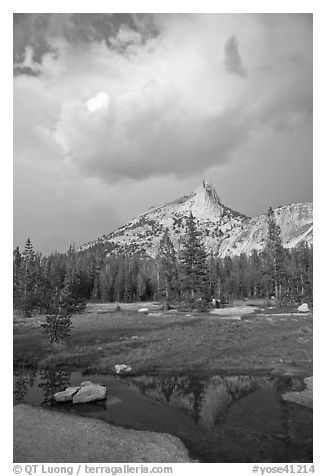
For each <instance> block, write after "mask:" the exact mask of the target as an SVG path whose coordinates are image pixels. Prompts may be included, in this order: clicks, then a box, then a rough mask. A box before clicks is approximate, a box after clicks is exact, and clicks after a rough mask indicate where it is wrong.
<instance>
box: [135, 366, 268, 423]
mask: <svg viewBox="0 0 326 476" xmlns="http://www.w3.org/2000/svg"><path fill="white" fill-rule="evenodd" d="M126 380H127V382H128V384H129V385H131V386H132V387H133V388H135V389H136V390H137V391H139V392H140V393H142V394H144V395H146V396H147V397H149V398H152V399H153V400H156V401H160V402H163V403H168V404H169V405H171V406H173V407H175V408H178V409H182V410H185V411H189V412H191V414H192V417H193V419H194V420H195V421H196V423H197V422H198V423H200V424H202V425H203V426H205V427H207V428H213V427H214V426H215V425H216V424H217V423H218V422H221V421H223V420H224V418H225V416H226V415H227V411H228V408H229V406H230V405H231V404H232V403H233V402H234V401H236V400H239V399H240V398H242V397H243V396H245V395H247V394H249V393H251V392H254V391H255V390H257V388H259V387H261V386H270V385H273V383H272V382H271V381H270V379H269V378H267V377H254V376H247V375H240V376H226V377H222V376H214V377H210V378H206V379H202V378H200V377H192V376H191V377H187V376H182V377H176V376H168V377H158V376H155V377H149V376H141V377H132V378H128V379H126Z"/></svg>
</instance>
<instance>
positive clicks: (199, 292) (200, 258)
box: [179, 213, 210, 306]
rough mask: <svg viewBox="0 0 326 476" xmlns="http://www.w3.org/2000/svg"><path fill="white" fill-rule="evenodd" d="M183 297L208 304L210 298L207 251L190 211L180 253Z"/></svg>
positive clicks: (193, 303) (192, 301)
mask: <svg viewBox="0 0 326 476" xmlns="http://www.w3.org/2000/svg"><path fill="white" fill-rule="evenodd" d="M179 259H180V274H181V285H182V292H183V297H184V298H186V299H190V301H191V303H192V305H193V306H194V305H195V301H197V302H198V304H199V303H200V302H202V303H203V305H204V306H205V305H207V302H208V301H209V300H210V292H209V276H208V267H207V253H206V250H205V247H204V244H203V243H202V241H201V237H200V234H199V232H198V230H197V227H196V224H195V220H194V217H193V215H192V213H190V215H189V217H188V219H187V223H186V234H185V240H184V243H183V249H182V250H181V252H180V255H179Z"/></svg>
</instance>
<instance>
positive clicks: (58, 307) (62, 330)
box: [41, 278, 75, 342]
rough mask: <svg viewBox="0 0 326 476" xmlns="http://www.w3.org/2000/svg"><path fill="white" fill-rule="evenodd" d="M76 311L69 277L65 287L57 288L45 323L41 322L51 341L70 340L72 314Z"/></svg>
mask: <svg viewBox="0 0 326 476" xmlns="http://www.w3.org/2000/svg"><path fill="white" fill-rule="evenodd" d="M74 311H75V303H74V301H73V299H72V293H71V286H70V283H69V278H67V280H66V281H65V286H64V288H63V289H58V288H56V290H55V293H54V295H53V297H52V301H51V304H50V308H49V312H48V314H47V315H46V322H45V324H41V327H43V328H44V330H45V332H46V334H48V337H49V341H50V342H57V341H59V340H68V339H69V337H70V332H71V324H72V323H71V315H72V314H73V312H74Z"/></svg>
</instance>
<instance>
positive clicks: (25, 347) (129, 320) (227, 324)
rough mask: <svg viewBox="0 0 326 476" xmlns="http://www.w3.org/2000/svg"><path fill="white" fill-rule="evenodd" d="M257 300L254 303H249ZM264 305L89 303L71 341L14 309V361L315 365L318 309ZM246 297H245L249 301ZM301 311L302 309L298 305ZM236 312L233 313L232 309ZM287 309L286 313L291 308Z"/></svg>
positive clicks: (216, 367)
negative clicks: (247, 310)
mask: <svg viewBox="0 0 326 476" xmlns="http://www.w3.org/2000/svg"><path fill="white" fill-rule="evenodd" d="M247 304H249V305H252V304H253V303H247ZM258 304H259V305H260V307H259V308H258V309H256V310H255V311H254V313H252V314H246V315H245V316H243V318H242V319H241V320H234V319H232V317H235V318H236V317H239V316H240V315H241V312H238V313H237V312H236V311H235V312H234V314H233V315H232V313H231V315H229V318H225V317H224V318H222V317H221V316H213V315H210V314H206V313H198V314H196V313H193V312H188V313H187V312H184V313H181V312H167V311H165V312H163V311H160V310H159V306H156V305H154V304H150V305H149V307H150V312H151V314H149V315H144V314H140V313H137V310H138V308H139V307H144V306H146V307H148V304H147V303H146V304H144V303H142V304H141V305H138V304H135V305H122V308H121V310H120V311H117V312H113V311H114V306H113V305H110V304H89V305H88V306H87V308H86V310H85V312H84V313H83V314H80V315H75V316H73V318H72V321H73V329H72V335H71V342H70V344H49V343H48V341H47V338H46V335H45V333H44V330H43V329H42V328H40V324H41V323H42V322H43V318H42V317H41V316H39V317H34V318H31V319H22V318H19V317H17V316H16V317H14V365H15V366H19V365H25V366H41V367H48V366H51V365H55V366H61V367H63V368H71V369H78V370H81V371H86V372H96V373H104V374H106V373H112V372H113V371H114V365H115V364H121V363H124V364H128V365H130V366H131V367H132V369H133V372H134V373H135V374H141V373H148V374H173V373H177V374H201V375H212V374H218V373H233V372H234V373H260V372H264V373H265V372H269V371H272V372H276V373H299V374H302V375H311V373H312V327H313V326H312V322H313V320H312V315H311V314H302V315H296V313H293V314H291V313H290V311H291V310H289V309H287V308H286V309H284V310H283V312H281V313H280V311H277V312H275V309H274V310H273V309H267V308H263V307H261V303H258ZM243 305H244V303H243V302H242V306H243ZM292 311H294V309H293V310H292ZM229 314H230V313H229ZM285 314H286V315H285Z"/></svg>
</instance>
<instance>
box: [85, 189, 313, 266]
mask: <svg viewBox="0 0 326 476" xmlns="http://www.w3.org/2000/svg"><path fill="white" fill-rule="evenodd" d="M190 212H192V214H193V216H194V218H195V220H196V222H197V226H198V228H199V230H200V232H201V234H202V237H203V239H204V241H205V244H206V247H207V249H208V250H212V251H213V252H214V253H218V254H219V255H220V256H221V257H225V256H235V255H240V254H241V253H242V252H243V253H246V254H250V253H251V252H252V251H253V249H257V250H261V249H263V247H264V246H265V241H266V237H267V216H266V215H260V216H258V217H255V218H249V217H247V216H246V215H244V214H242V213H239V212H236V211H234V210H231V209H230V208H228V207H226V206H225V205H223V204H222V203H221V201H220V198H219V197H218V195H217V193H216V191H215V189H214V187H213V186H212V185H211V184H210V183H209V182H206V181H203V183H202V184H201V185H200V186H199V187H198V188H197V189H196V190H195V191H194V192H193V193H192V194H190V195H186V196H183V197H181V198H179V199H177V200H174V201H172V202H169V203H167V204H165V205H162V206H158V207H152V208H151V209H149V210H148V211H147V212H145V213H143V214H141V215H139V216H138V217H136V218H134V219H132V220H130V221H129V222H128V223H126V224H125V225H124V226H122V227H120V228H118V229H117V230H116V231H114V232H112V233H110V234H109V235H106V236H104V237H103V238H102V239H100V240H97V242H93V243H88V244H86V245H83V246H82V247H80V250H82V249H86V248H88V247H90V246H92V245H94V244H96V243H98V242H100V241H102V242H104V243H105V244H106V245H107V246H108V250H109V253H112V252H124V253H134V252H142V253H146V254H148V255H150V256H155V255H156V254H157V250H158V246H159V242H160V240H161V238H162V236H163V233H164V231H165V229H166V228H168V230H169V232H170V235H171V239H172V241H173V244H174V246H175V248H176V250H177V251H178V250H179V249H180V247H181V246H182V240H183V237H184V233H185V229H186V220H187V217H188V216H189V213H190ZM275 217H276V221H277V224H279V225H280V227H281V231H282V232H281V237H282V241H283V245H284V246H285V247H288V248H291V247H293V246H296V245H297V244H298V243H300V242H301V241H306V242H308V243H309V244H310V243H312V227H313V223H312V204H311V203H297V204H293V205H288V206H285V207H280V208H277V209H276V210H275Z"/></svg>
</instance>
